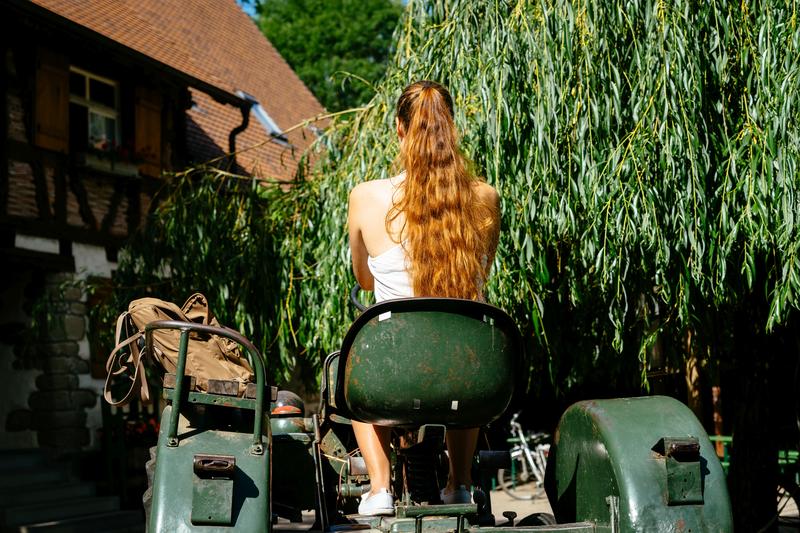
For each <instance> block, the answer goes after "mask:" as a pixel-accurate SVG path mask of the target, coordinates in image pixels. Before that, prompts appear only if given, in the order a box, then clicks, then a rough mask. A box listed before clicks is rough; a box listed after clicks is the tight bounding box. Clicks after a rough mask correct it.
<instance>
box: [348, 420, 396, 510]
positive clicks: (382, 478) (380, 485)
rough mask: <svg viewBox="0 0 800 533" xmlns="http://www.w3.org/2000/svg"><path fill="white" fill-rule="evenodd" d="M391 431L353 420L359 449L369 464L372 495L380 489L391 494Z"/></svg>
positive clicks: (368, 470)
mask: <svg viewBox="0 0 800 533" xmlns="http://www.w3.org/2000/svg"><path fill="white" fill-rule="evenodd" d="M391 431H392V430H391V428H388V427H384V426H374V425H372V424H365V423H364V422H356V421H355V420H353V432H354V433H355V434H356V441H357V442H358V447H359V448H361V455H362V456H363V457H364V462H365V463H366V464H367V472H368V473H369V482H370V487H371V490H370V492H371V493H372V494H376V493H377V492H378V490H379V489H386V490H387V491H389V492H391V489H390V488H389V484H390V482H391V473H390V472H389V439H390V437H391Z"/></svg>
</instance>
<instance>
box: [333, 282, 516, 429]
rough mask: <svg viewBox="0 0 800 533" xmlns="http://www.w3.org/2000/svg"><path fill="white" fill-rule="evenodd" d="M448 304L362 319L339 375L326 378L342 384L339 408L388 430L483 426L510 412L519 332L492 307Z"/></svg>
mask: <svg viewBox="0 0 800 533" xmlns="http://www.w3.org/2000/svg"><path fill="white" fill-rule="evenodd" d="M417 301H418V302H417ZM442 302H443V300H441V299H433V298H430V299H425V298H420V299H414V300H411V301H409V300H393V301H390V302H383V303H381V304H377V305H375V306H372V307H370V308H369V309H367V311H365V313H364V314H363V315H361V316H360V317H359V318H358V319H357V320H356V322H355V323H354V325H353V327H352V328H351V330H350V332H348V335H347V336H346V337H345V342H344V344H343V346H342V356H341V357H340V361H339V369H338V371H337V372H336V373H334V372H328V378H329V379H337V380H342V381H343V382H342V383H337V384H335V387H336V389H335V390H337V395H336V396H337V397H336V406H337V408H339V409H341V408H342V407H343V405H344V406H346V409H345V414H346V416H350V417H351V418H354V419H357V420H361V421H364V422H370V423H373V424H379V425H385V426H419V425H422V424H426V423H437V424H446V425H447V426H449V427H479V426H482V425H485V424H488V423H489V422H491V421H493V420H495V419H496V418H497V417H499V416H500V415H501V414H502V413H503V412H504V411H505V409H506V407H507V406H508V403H509V401H510V400H511V394H512V392H513V384H514V372H515V370H516V368H517V364H518V360H519V356H520V353H519V350H520V343H519V333H518V331H517V329H516V326H514V325H513V322H511V321H510V319H508V318H507V315H505V314H504V313H503V312H502V311H500V310H499V309H496V308H493V307H491V306H488V305H486V304H480V303H478V302H470V301H461V300H450V301H446V304H447V305H446V306H440V304H441V303H442ZM403 304H405V305H403ZM342 366H344V369H343V370H342ZM348 411H349V412H348Z"/></svg>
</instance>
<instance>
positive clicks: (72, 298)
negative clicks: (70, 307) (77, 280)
mask: <svg viewBox="0 0 800 533" xmlns="http://www.w3.org/2000/svg"><path fill="white" fill-rule="evenodd" d="M82 298H83V291H82V290H81V288H80V287H65V288H64V289H63V290H62V291H61V299H62V300H64V301H65V302H79V301H81V299H82Z"/></svg>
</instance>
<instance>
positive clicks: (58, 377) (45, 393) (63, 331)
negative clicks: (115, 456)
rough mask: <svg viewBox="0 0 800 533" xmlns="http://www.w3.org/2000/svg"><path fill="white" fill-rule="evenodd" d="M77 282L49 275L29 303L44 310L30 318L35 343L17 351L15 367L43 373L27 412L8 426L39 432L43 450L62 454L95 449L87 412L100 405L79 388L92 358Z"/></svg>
mask: <svg viewBox="0 0 800 533" xmlns="http://www.w3.org/2000/svg"><path fill="white" fill-rule="evenodd" d="M74 281H75V280H74V275H73V274H64V273H61V274H49V275H46V276H44V279H43V287H41V293H40V294H39V297H38V298H36V299H34V300H32V301H31V302H30V304H31V305H33V303H34V302H38V305H39V308H38V309H31V312H32V313H33V314H34V315H36V316H37V319H38V321H39V323H38V324H37V327H36V329H35V330H33V331H31V332H30V333H31V334H32V335H33V337H32V338H33V339H34V340H33V341H32V340H31V337H29V338H28V339H27V340H26V341H25V342H22V343H21V344H20V345H19V346H18V348H17V350H16V352H17V354H18V360H17V362H16V366H17V367H21V368H30V367H33V368H37V369H40V370H41V373H40V374H39V375H38V376H37V377H36V382H35V383H36V390H35V391H34V392H32V393H31V394H30V397H29V398H28V409H19V410H16V411H12V412H11V413H9V415H8V418H7V420H6V429H7V430H9V431H24V430H32V431H35V432H36V436H37V441H38V444H39V446H41V447H47V448H54V449H57V450H59V451H68V450H75V449H79V448H82V447H84V446H87V445H89V444H90V442H91V440H92V439H91V435H90V431H89V428H88V427H87V423H86V422H87V412H86V409H89V408H93V407H94V406H95V405H96V404H97V393H96V391H95V390H92V389H88V388H82V387H81V386H80V384H81V376H82V375H86V374H88V373H89V362H88V360H87V357H85V356H82V355H83V354H81V353H80V352H81V349H80V348H81V341H83V339H84V337H85V335H86V306H85V304H84V303H83V301H82V300H83V294H82V292H81V289H80V288H79V287H78V286H77V285H76V284H75V283H74ZM28 292H29V293H31V292H35V291H28ZM86 356H88V354H86Z"/></svg>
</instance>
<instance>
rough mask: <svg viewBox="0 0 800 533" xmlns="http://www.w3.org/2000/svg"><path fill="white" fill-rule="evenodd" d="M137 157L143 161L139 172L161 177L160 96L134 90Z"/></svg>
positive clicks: (150, 92)
mask: <svg viewBox="0 0 800 533" xmlns="http://www.w3.org/2000/svg"><path fill="white" fill-rule="evenodd" d="M134 121H135V126H136V138H135V139H134V147H135V149H136V155H137V157H139V158H141V159H143V160H144V161H143V162H142V163H141V164H140V165H139V172H141V173H142V174H146V175H148V176H160V175H161V94H160V93H159V92H157V91H154V90H150V89H145V88H144V87H137V88H136V110H135V114H134Z"/></svg>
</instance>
